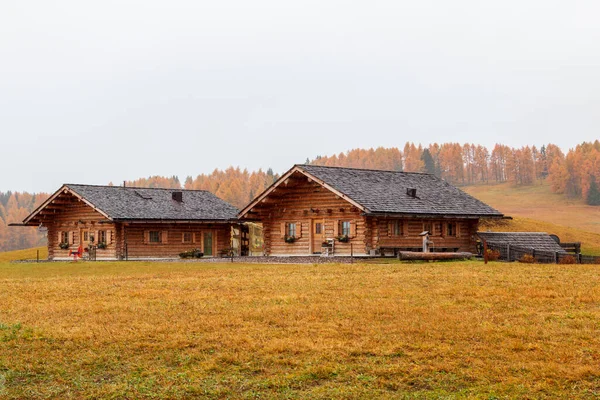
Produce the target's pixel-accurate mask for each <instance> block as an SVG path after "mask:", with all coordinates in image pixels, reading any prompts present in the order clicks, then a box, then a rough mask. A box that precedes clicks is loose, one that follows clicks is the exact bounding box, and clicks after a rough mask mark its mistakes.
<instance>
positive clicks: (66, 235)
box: [60, 232, 69, 244]
mask: <svg viewBox="0 0 600 400" xmlns="http://www.w3.org/2000/svg"><path fill="white" fill-rule="evenodd" d="M60 242H61V243H67V244H69V232H61V233H60Z"/></svg>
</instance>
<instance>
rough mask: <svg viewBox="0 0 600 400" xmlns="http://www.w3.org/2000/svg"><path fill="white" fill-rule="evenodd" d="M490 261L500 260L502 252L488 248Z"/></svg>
mask: <svg viewBox="0 0 600 400" xmlns="http://www.w3.org/2000/svg"><path fill="white" fill-rule="evenodd" d="M487 258H488V261H498V259H500V252H499V251H498V250H492V249H487Z"/></svg>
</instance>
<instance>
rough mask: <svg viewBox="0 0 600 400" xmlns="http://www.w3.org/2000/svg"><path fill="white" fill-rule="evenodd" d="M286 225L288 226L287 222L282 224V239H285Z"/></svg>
mask: <svg viewBox="0 0 600 400" xmlns="http://www.w3.org/2000/svg"><path fill="white" fill-rule="evenodd" d="M285 225H286V223H285V222H282V223H281V232H280V233H281V237H285V234H286V232H285Z"/></svg>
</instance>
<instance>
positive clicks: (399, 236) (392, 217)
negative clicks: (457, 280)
mask: <svg viewBox="0 0 600 400" xmlns="http://www.w3.org/2000/svg"><path fill="white" fill-rule="evenodd" d="M239 217H240V219H241V220H243V221H257V222H260V223H262V225H263V232H264V248H265V254H267V255H312V254H322V253H323V252H327V253H333V254H336V255H350V254H351V253H353V254H355V255H360V254H362V255H373V254H387V255H393V254H395V253H397V252H398V251H401V250H412V251H420V250H421V249H422V237H420V236H419V234H421V233H422V232H423V231H428V232H429V233H430V240H431V241H432V242H433V244H432V250H434V251H470V252H474V251H475V250H476V248H475V247H476V239H475V234H476V232H477V226H478V222H479V218H481V217H488V218H501V217H503V215H502V213H500V212H499V211H497V210H495V209H493V208H492V207H490V206H488V205H487V204H484V203H483V202H481V201H479V200H477V199H475V198H474V197H472V196H470V195H468V194H466V193H464V192H463V191H461V190H459V189H458V188H456V187H454V186H452V185H451V184H449V183H447V182H445V181H443V180H442V179H440V178H438V177H436V176H434V175H430V174H422V173H407V172H397V171H379V170H368V169H355V168H341V167H324V166H315V165H295V166H294V167H293V168H291V169H290V170H289V171H287V172H286V173H285V174H283V175H282V177H281V178H280V179H278V180H277V181H276V182H275V183H274V184H273V185H271V186H270V187H269V188H268V189H267V190H265V191H264V192H263V193H262V194H260V195H259V196H258V197H256V198H255V199H254V200H253V201H252V202H250V204H248V205H247V206H246V207H245V208H244V209H243V210H242V211H241V212H240V213H239Z"/></svg>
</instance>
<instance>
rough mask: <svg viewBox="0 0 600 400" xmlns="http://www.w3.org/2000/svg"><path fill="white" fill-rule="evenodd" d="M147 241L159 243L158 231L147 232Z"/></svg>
mask: <svg viewBox="0 0 600 400" xmlns="http://www.w3.org/2000/svg"><path fill="white" fill-rule="evenodd" d="M148 241H149V242H150V243H160V231H150V232H148Z"/></svg>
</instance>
